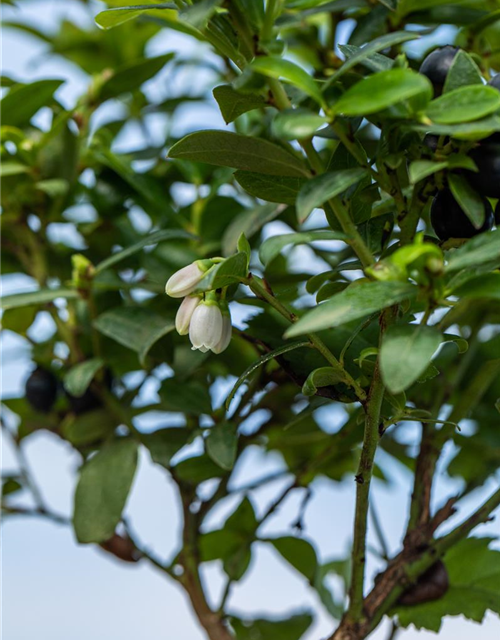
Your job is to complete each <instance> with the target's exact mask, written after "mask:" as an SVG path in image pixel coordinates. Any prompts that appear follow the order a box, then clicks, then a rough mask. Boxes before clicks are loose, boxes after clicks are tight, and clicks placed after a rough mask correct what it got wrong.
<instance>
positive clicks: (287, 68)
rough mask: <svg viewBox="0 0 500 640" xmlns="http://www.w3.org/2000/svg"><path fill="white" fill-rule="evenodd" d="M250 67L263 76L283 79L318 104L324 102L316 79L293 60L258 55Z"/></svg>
mask: <svg viewBox="0 0 500 640" xmlns="http://www.w3.org/2000/svg"><path fill="white" fill-rule="evenodd" d="M250 68H251V69H253V71H255V72H257V73H262V74H263V75H265V76H270V77H271V78H277V79H278V80H279V79H283V80H285V81H286V82H289V83H290V84H293V85H294V86H295V87H297V89H300V90H301V91H303V92H304V93H306V94H307V95H308V96H310V97H311V98H313V99H314V100H316V102H317V103H318V104H320V105H324V104H325V103H324V98H323V96H322V94H321V91H320V89H319V85H318V83H317V82H316V80H314V78H313V77H312V76H310V75H309V74H308V73H307V71H304V69H302V67H299V66H298V65H296V64H295V63H294V62H290V61H289V60H284V59H283V58H278V57H276V56H268V57H258V58H255V60H254V61H253V62H252V63H251V64H250Z"/></svg>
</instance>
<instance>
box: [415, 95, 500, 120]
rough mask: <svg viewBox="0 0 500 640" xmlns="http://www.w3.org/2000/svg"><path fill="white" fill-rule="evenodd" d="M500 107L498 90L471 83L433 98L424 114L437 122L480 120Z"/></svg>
mask: <svg viewBox="0 0 500 640" xmlns="http://www.w3.org/2000/svg"><path fill="white" fill-rule="evenodd" d="M498 109H500V92H499V91H498V90H497V89H494V88H493V87H487V86H483V85H471V86H467V87H461V88H460V89H455V90H454V91H450V92H449V93H445V94H443V95H442V96H440V97H439V98H436V99H435V100H433V101H432V102H431V103H430V104H429V106H428V107H427V109H426V111H425V115H426V116H427V117H428V118H430V119H431V120H432V121H433V122H437V123H438V124H455V123H460V124H462V123H464V122H469V121H471V120H480V119H481V118H484V117H485V116H487V115H489V114H490V113H494V112H495V111H497V110H498Z"/></svg>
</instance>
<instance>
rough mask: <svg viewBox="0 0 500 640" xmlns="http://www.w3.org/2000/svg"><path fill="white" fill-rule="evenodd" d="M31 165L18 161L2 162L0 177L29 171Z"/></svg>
mask: <svg viewBox="0 0 500 640" xmlns="http://www.w3.org/2000/svg"><path fill="white" fill-rule="evenodd" d="M30 171H31V167H28V165H26V164H21V163H20V162H2V164H1V165H0V178H8V177H9V176H17V175H19V174H20V173H29V172H30Z"/></svg>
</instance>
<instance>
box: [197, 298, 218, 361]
mask: <svg viewBox="0 0 500 640" xmlns="http://www.w3.org/2000/svg"><path fill="white" fill-rule="evenodd" d="M222 324H223V323H222V313H221V310H220V308H219V304H218V302H217V299H216V297H215V295H212V296H210V294H209V295H207V297H206V299H205V300H202V301H201V302H200V304H199V305H198V306H197V307H196V309H195V310H194V312H193V315H192V316H191V323H190V325H189V339H190V340H191V344H192V345H193V347H192V348H193V349H199V350H200V351H202V352H203V353H206V352H207V351H208V350H209V349H213V348H214V347H217V345H218V344H219V342H220V341H221V338H222Z"/></svg>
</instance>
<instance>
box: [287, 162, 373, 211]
mask: <svg viewBox="0 0 500 640" xmlns="http://www.w3.org/2000/svg"><path fill="white" fill-rule="evenodd" d="M365 175H366V170H365V169H362V168H360V167H357V168H354V169H343V170H341V171H334V172H328V173H323V174H321V175H319V176H316V177H315V178H312V179H311V180H308V181H307V182H306V183H305V184H304V186H303V187H302V188H301V190H300V193H299V196H298V198H297V215H298V218H299V220H300V221H301V222H304V220H306V219H307V217H308V216H309V214H310V213H311V212H312V211H313V210H314V209H316V207H320V206H321V205H322V204H324V203H325V202H326V201H327V200H330V198H334V197H335V196H338V195H340V194H341V193H343V192H344V191H346V189H348V188H349V187H351V186H352V185H353V184H356V183H358V182H359V181H360V180H361V179H362V178H363V177H364V176H365Z"/></svg>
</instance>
